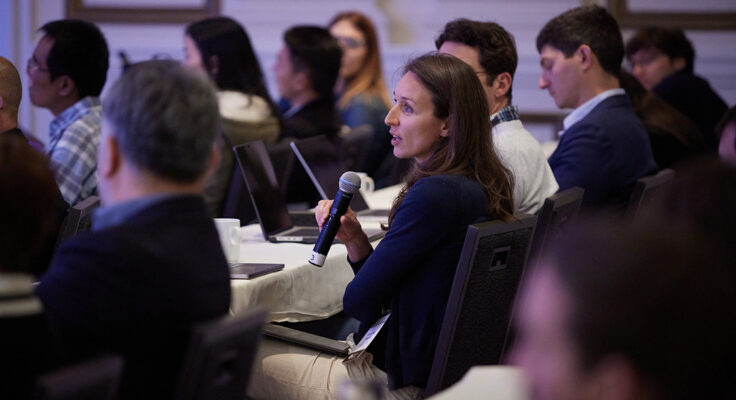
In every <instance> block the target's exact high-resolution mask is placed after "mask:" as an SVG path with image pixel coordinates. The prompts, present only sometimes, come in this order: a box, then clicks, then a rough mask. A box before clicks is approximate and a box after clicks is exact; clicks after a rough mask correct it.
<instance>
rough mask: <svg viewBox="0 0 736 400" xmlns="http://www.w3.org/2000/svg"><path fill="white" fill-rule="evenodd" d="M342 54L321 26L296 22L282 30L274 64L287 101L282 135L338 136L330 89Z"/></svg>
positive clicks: (282, 95)
mask: <svg viewBox="0 0 736 400" xmlns="http://www.w3.org/2000/svg"><path fill="white" fill-rule="evenodd" d="M341 57H342V51H341V50H340V46H339V45H338V43H337V40H336V39H335V38H333V37H332V36H331V35H330V32H328V31H327V30H326V29H324V28H320V27H317V26H295V27H293V28H291V29H289V30H287V31H286V33H284V47H283V48H282V49H281V51H279V54H278V57H277V59H276V64H275V65H274V67H273V69H274V72H275V74H276V84H277V85H278V88H279V93H280V94H281V97H282V98H284V99H286V100H288V101H289V104H290V108H289V109H288V110H285V111H284V113H283V118H284V126H283V131H282V132H281V136H282V137H284V138H293V139H303V138H307V137H312V136H317V135H327V136H328V137H329V138H331V139H333V138H335V137H336V136H337V133H338V132H339V131H340V127H341V126H342V122H341V120H340V115H339V113H338V112H337V110H335V104H334V101H333V99H334V94H333V92H332V91H333V88H334V87H335V81H336V80H337V74H338V71H339V70H340V59H341Z"/></svg>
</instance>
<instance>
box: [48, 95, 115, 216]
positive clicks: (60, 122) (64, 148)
mask: <svg viewBox="0 0 736 400" xmlns="http://www.w3.org/2000/svg"><path fill="white" fill-rule="evenodd" d="M101 122H102V105H101V104H100V99H99V98H98V97H91V96H88V97H85V98H83V99H81V100H79V101H78V102H76V103H74V105H73V106H71V107H69V108H67V109H66V110H64V112H62V113H61V114H59V115H58V116H57V117H56V118H54V120H53V121H51V125H50V128H49V143H48V146H47V148H48V152H47V153H48V156H49V158H50V159H51V169H53V171H54V176H55V177H56V183H57V184H58V185H59V190H60V191H61V194H62V196H64V200H66V202H67V203H69V205H70V206H73V205H74V204H77V203H79V202H80V201H82V200H84V199H86V198H87V197H89V196H91V195H93V194H95V193H96V192H97V146H98V144H99V142H100V123H101Z"/></svg>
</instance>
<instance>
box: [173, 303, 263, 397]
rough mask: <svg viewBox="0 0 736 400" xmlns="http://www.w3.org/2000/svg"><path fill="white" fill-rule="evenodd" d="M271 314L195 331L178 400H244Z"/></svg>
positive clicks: (203, 326) (202, 326)
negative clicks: (264, 327) (261, 338)
mask: <svg viewBox="0 0 736 400" xmlns="http://www.w3.org/2000/svg"><path fill="white" fill-rule="evenodd" d="M267 316H268V311H267V310H266V309H265V308H263V307H258V308H256V309H254V310H252V311H250V312H249V313H248V314H247V315H243V316H238V317H229V316H228V317H224V318H221V319H218V320H215V321H210V322H205V323H202V324H199V325H198V326H196V327H195V328H194V329H193V330H192V334H191V337H190V341H189V350H188V351H187V355H186V359H185V362H184V366H183V368H182V374H181V380H180V383H179V386H178V388H177V393H176V399H177V400H226V399H227V400H235V399H238V400H241V399H243V398H244V397H245V392H246V389H247V386H248V380H249V379H250V371H251V367H252V365H253V360H254V358H255V354H256V349H257V348H258V343H259V340H260V337H261V329H262V327H263V324H264V322H265V321H266V317H267Z"/></svg>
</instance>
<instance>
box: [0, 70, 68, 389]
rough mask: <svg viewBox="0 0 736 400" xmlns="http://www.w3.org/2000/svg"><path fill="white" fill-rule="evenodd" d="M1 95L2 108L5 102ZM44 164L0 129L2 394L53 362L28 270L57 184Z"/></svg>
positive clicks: (47, 227) (48, 225)
mask: <svg viewBox="0 0 736 400" xmlns="http://www.w3.org/2000/svg"><path fill="white" fill-rule="evenodd" d="M2 60H5V59H4V58H3V59H2ZM6 61H7V60H5V61H3V62H0V68H2V67H1V65H2V64H3V63H4V62H6ZM0 71H2V70H0ZM2 75H3V74H2V72H0V76H2ZM2 99H3V101H4V104H3V105H2V108H3V110H4V109H5V107H6V106H7V102H5V100H6V98H5V97H3V98H2ZM48 164H49V162H48V160H47V159H46V157H45V156H44V155H43V154H41V153H39V152H37V151H36V150H34V149H33V148H31V146H29V145H28V143H26V141H25V138H23V136H22V135H20V134H6V133H3V134H0V188H2V189H0V221H2V229H0V354H1V356H0V398H2V399H27V398H30V394H31V390H32V389H33V384H34V382H35V379H36V377H37V376H38V375H40V374H42V373H44V372H46V371H47V370H49V369H51V368H53V367H54V366H55V363H56V362H57V354H56V351H57V346H56V345H55V343H54V340H53V336H52V334H51V331H50V329H49V327H48V324H47V323H46V319H45V317H44V313H43V307H42V306H41V301H40V300H39V299H38V298H37V297H36V296H35V295H34V294H33V281H34V280H35V279H34V277H33V276H32V274H31V273H30V268H31V263H32V261H33V259H34V255H35V254H36V253H37V252H39V251H40V250H41V248H42V246H43V244H44V243H45V240H46V238H47V237H48V234H49V233H50V231H51V230H52V229H53V227H54V217H55V210H54V204H55V203H56V200H57V196H58V189H57V187H56V182H55V181H54V175H53V174H52V173H51V170H50V169H49V165H48Z"/></svg>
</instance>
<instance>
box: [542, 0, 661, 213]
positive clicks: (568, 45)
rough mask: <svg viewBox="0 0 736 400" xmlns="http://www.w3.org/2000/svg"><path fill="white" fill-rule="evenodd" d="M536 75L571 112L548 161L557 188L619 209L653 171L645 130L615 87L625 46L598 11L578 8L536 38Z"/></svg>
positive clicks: (589, 205)
mask: <svg viewBox="0 0 736 400" xmlns="http://www.w3.org/2000/svg"><path fill="white" fill-rule="evenodd" d="M537 50H538V51H539V54H540V65H541V67H542V76H541V78H540V79H539V87H540V88H541V89H546V90H548V91H549V94H550V96H552V98H553V99H554V101H555V104H556V105H557V107H559V108H572V109H574V111H573V112H571V113H570V114H569V115H568V116H567V117H565V120H564V121H563V126H564V131H563V132H561V133H560V135H561V139H560V142H559V144H558V145H557V149H556V150H555V152H554V153H553V154H552V156H551V157H550V158H549V164H550V166H551V167H552V171H553V172H554V174H555V178H556V179H557V183H558V184H559V185H560V190H565V189H568V188H571V187H573V186H579V187H582V188H583V189H585V195H584V197H583V207H585V208H600V207H611V208H613V209H618V210H621V209H623V207H624V206H625V205H626V202H627V201H628V199H629V196H630V195H631V190H632V188H633V187H634V184H635V183H636V180H637V179H639V178H641V177H643V176H646V175H650V174H652V173H654V172H656V171H657V165H656V163H655V162H654V158H653V156H652V149H651V146H650V144H649V139H648V137H647V133H646V131H645V130H644V127H643V126H642V124H641V122H640V121H639V119H638V118H637V117H636V114H634V110H633V109H632V108H631V103H630V102H629V99H628V98H627V97H626V93H625V92H624V90H623V89H621V87H620V85H619V73H620V71H621V60H622V59H623V54H624V46H623V39H622V38H621V32H620V31H619V27H618V24H617V23H616V20H614V19H613V17H612V16H611V15H610V14H609V13H608V12H607V11H606V10H605V9H603V8H601V7H597V6H593V7H578V8H575V9H572V10H569V11H566V12H564V13H562V14H560V15H559V16H557V17H555V18H553V19H552V20H550V21H549V22H547V24H546V25H545V26H544V28H542V30H541V31H540V32H539V35H538V36H537Z"/></svg>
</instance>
